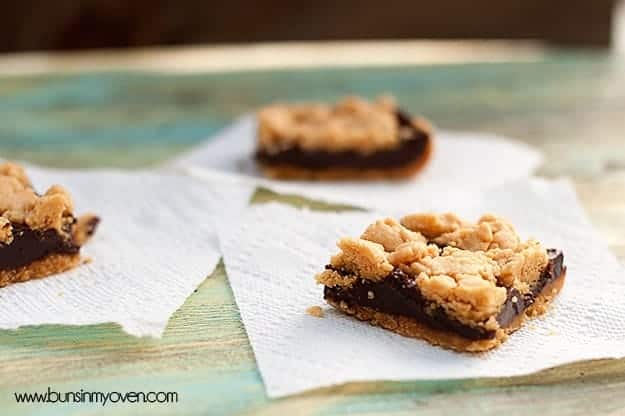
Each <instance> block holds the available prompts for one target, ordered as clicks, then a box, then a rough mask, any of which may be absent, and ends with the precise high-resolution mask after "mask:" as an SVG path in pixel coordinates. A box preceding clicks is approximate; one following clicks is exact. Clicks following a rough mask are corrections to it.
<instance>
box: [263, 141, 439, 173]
mask: <svg viewBox="0 0 625 416" xmlns="http://www.w3.org/2000/svg"><path fill="white" fill-rule="evenodd" d="M432 142H433V139H432V137H431V136H430V137H428V141H427V144H426V146H425V149H424V150H423V153H421V155H419V158H417V159H415V161H414V162H412V163H410V164H408V165H406V166H402V167H398V168H390V169H354V168H331V169H322V170H315V169H306V168H301V167H297V166H292V165H274V166H268V165H263V164H260V168H261V170H262V172H263V174H264V175H265V176H267V177H270V178H273V179H282V180H312V181H324V180H348V179H350V180H359V181H360V180H380V179H405V178H409V177H411V176H414V175H416V174H417V173H418V172H419V171H420V170H421V169H423V167H424V166H425V165H426V164H427V162H428V161H429V159H430V157H431V155H432V152H433V148H434V145H433V143H432Z"/></svg>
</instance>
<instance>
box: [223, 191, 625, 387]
mask: <svg viewBox="0 0 625 416" xmlns="http://www.w3.org/2000/svg"><path fill="white" fill-rule="evenodd" d="M410 206H411V205H410V204H407V205H406V207H405V208H404V212H403V213H408V212H410V211H411V208H410ZM437 208H438V209H439V210H445V211H448V210H452V211H456V212H459V213H460V214H462V215H463V216H466V217H467V218H471V219H477V217H478V216H479V215H480V214H482V213H484V212H494V213H498V214H500V215H504V216H506V217H507V218H509V219H510V220H511V221H512V222H513V223H514V224H515V225H516V226H517V229H518V231H519V232H520V233H521V235H522V237H525V238H528V237H530V236H533V237H536V238H538V239H540V240H541V241H542V242H543V243H544V244H545V245H546V246H547V247H555V248H561V249H563V250H564V253H565V263H566V264H567V265H568V272H567V282H566V285H565V287H564V290H563V291H562V292H561V294H560V296H559V297H558V299H557V300H556V301H555V303H554V305H553V306H552V308H551V309H550V311H549V312H548V313H547V314H546V315H545V316H543V317H541V318H539V319H536V320H533V321H530V322H529V323H528V324H527V325H526V326H525V327H523V328H522V329H521V330H519V331H518V332H516V333H515V334H514V335H513V336H511V338H510V339H509V340H508V341H507V342H506V343H505V344H504V345H502V346H501V347H500V348H498V349H496V350H494V351H491V352H488V353H484V354H481V355H469V354H461V353H455V352H451V351H447V350H444V349H441V348H438V347H433V346H430V345H429V344H427V343H426V342H424V341H421V340H416V339H410V338H404V337H402V336H399V335H396V334H394V333H391V332H388V331H385V330H383V329H381V328H379V327H373V326H371V325H369V324H367V323H363V322H360V321H357V320H355V319H352V318H350V317H348V316H345V315H342V314H340V313H338V312H336V311H334V310H332V309H331V308H330V307H329V306H327V305H325V303H324V301H323V297H322V287H320V286H317V285H316V284H315V282H314V278H313V277H314V275H315V274H316V273H317V272H319V271H321V270H322V269H323V266H324V265H325V264H326V263H327V262H328V261H329V258H330V256H331V255H332V254H334V253H336V251H337V248H336V246H335V242H336V241H337V239H338V238H339V237H341V236H357V235H360V234H361V233H362V231H363V230H364V228H365V227H366V226H367V225H368V224H369V223H370V222H371V221H372V220H374V219H375V218H378V217H379V216H380V214H374V213H344V214H327V213H314V212H309V211H301V210H296V209H293V208H290V207H287V206H283V205H277V204H269V205H257V206H254V207H252V208H250V209H249V211H248V212H247V213H245V214H244V215H243V216H242V217H241V218H239V219H238V221H237V223H236V224H222V225H221V226H220V227H219V234H220V239H221V244H222V249H223V253H224V259H225V264H226V270H227V273H228V278H229V281H230V284H231V285H232V288H233V291H234V295H235V298H236V301H237V304H238V306H239V309H240V311H241V316H242V318H243V323H244V325H245V328H246V330H247V333H248V335H249V338H250V340H251V343H252V347H253V349H254V352H255V355H256V359H257V362H258V366H259V368H260V371H261V375H262V377H263V380H264V382H265V386H266V389H267V393H268V395H269V396H271V397H280V396H285V395H289V394H293V393H297V392H301V391H303V390H306V389H311V388H317V387H322V386H328V385H332V384H339V383H345V382H348V381H366V380H417V379H424V380H425V379H427V380H434V379H458V378H472V377H501V376H513V375H520V374H526V373H531V372H535V371H538V370H541V369H544V368H548V367H552V366H556V365H559V364H564V363H568V362H571V361H576V360H584V359H594V358H606V357H622V356H624V355H625V303H623V299H625V279H623V268H622V267H621V266H620V264H619V262H618V261H617V259H616V258H615V257H614V256H613V255H612V254H610V252H609V251H608V249H607V246H606V245H605V244H604V243H603V242H602V241H601V240H600V238H599V237H598V236H597V234H596V232H595V231H594V230H593V229H592V228H591V226H590V224H589V222H588V221H587V220H586V219H585V217H584V214H583V211H582V209H581V208H580V206H579V204H578V202H577V198H576V196H575V193H574V191H573V189H572V187H571V186H570V185H569V184H568V183H566V182H553V183H552V182H546V181H542V180H528V181H524V182H521V183H516V184H514V185H511V186H510V187H506V188H501V189H497V190H493V191H491V192H488V193H482V194H476V195H475V196H474V198H472V199H470V200H466V201H465V203H464V204H463V205H458V206H438V207H437ZM312 305H320V306H321V305H323V307H324V309H325V312H326V313H325V317H324V318H322V319H320V318H315V317H312V316H309V315H308V314H306V312H305V310H306V309H307V308H308V307H310V306H312Z"/></svg>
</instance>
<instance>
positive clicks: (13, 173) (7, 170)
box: [0, 162, 30, 187]
mask: <svg viewBox="0 0 625 416" xmlns="http://www.w3.org/2000/svg"><path fill="white" fill-rule="evenodd" d="M0 176H7V177H12V178H15V179H17V180H18V181H19V182H20V183H21V184H22V185H23V186H25V187H30V180H28V176H26V171H25V170H24V168H23V167H21V166H20V165H17V164H15V163H12V162H5V163H2V164H0Z"/></svg>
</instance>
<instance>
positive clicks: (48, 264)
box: [0, 254, 82, 287]
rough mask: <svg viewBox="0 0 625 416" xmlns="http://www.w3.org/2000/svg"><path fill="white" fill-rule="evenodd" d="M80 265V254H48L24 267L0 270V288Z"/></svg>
mask: <svg viewBox="0 0 625 416" xmlns="http://www.w3.org/2000/svg"><path fill="white" fill-rule="evenodd" d="M81 263H82V259H81V257H80V254H50V255H48V256H46V257H44V258H42V259H39V260H36V261H33V262H32V263H30V264H27V265H26V266H22V267H18V268H15V269H7V270H0V287H4V286H7V285H9V284H11V283H18V282H25V281H27V280H31V279H39V278H42V277H47V276H50V275H53V274H57V273H61V272H64V271H67V270H70V269H73V268H74V267H77V266H78V265H80V264H81Z"/></svg>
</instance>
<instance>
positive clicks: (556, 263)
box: [324, 249, 565, 340]
mask: <svg viewBox="0 0 625 416" xmlns="http://www.w3.org/2000/svg"><path fill="white" fill-rule="evenodd" d="M547 254H548V255H549V263H548V264H547V267H546V268H545V270H544V271H543V273H542V274H541V276H540V278H539V279H538V281H537V282H536V283H535V284H534V286H533V287H532V288H531V290H530V292H529V293H527V294H525V296H523V295H521V293H520V292H519V291H518V290H516V289H509V290H508V296H507V298H506V301H505V303H504V305H503V306H502V308H501V311H500V312H499V314H498V315H497V317H496V319H497V322H498V323H499V325H500V326H501V327H502V328H506V327H507V326H509V325H510V324H511V323H512V321H513V320H514V319H515V318H516V317H517V316H519V315H520V314H521V313H523V312H524V311H525V309H527V308H528V307H529V306H530V305H531V304H532V303H534V300H535V298H536V296H538V295H539V294H540V292H541V291H542V290H543V289H544V287H545V286H547V285H548V284H549V283H551V282H553V281H555V280H556V279H558V278H559V277H560V276H561V275H562V272H563V271H564V270H565V267H564V266H563V261H564V256H563V254H562V252H561V251H559V250H553V249H549V250H547ZM326 268H327V269H331V270H336V271H337V272H339V273H343V274H349V273H347V272H346V271H344V270H340V269H335V268H334V267H332V266H331V265H328V266H326ZM371 295H373V296H371ZM324 298H325V299H331V300H334V301H336V302H341V301H343V302H346V303H347V304H348V305H350V306H364V307H369V308H372V309H375V310H378V311H380V312H384V313H390V314H394V315H403V316H408V317H410V318H414V319H415V320H417V321H419V322H421V323H424V324H426V325H428V326H429V327H432V328H435V329H440V330H447V331H451V332H454V333H457V334H459V335H461V336H463V337H465V338H468V339H472V340H480V339H491V338H493V337H495V331H492V330H487V329H485V328H483V327H480V326H470V325H467V324H465V323H462V322H460V321H458V320H456V319H454V318H453V317H451V316H449V315H448V314H447V313H446V312H445V310H444V309H443V308H441V307H440V306H437V305H435V304H433V303H432V302H430V301H428V300H426V299H424V298H423V296H422V295H421V292H420V291H419V288H418V286H417V284H416V281H415V278H414V277H412V276H410V275H408V274H406V273H404V272H403V271H401V270H400V269H395V270H393V271H392V272H391V273H390V274H389V275H388V276H387V277H386V278H385V279H383V280H382V281H379V282H373V281H369V280H365V279H359V280H358V281H356V282H355V283H354V284H353V285H352V287H350V288H343V287H340V286H337V287H329V286H326V287H325V288H324Z"/></svg>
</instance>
